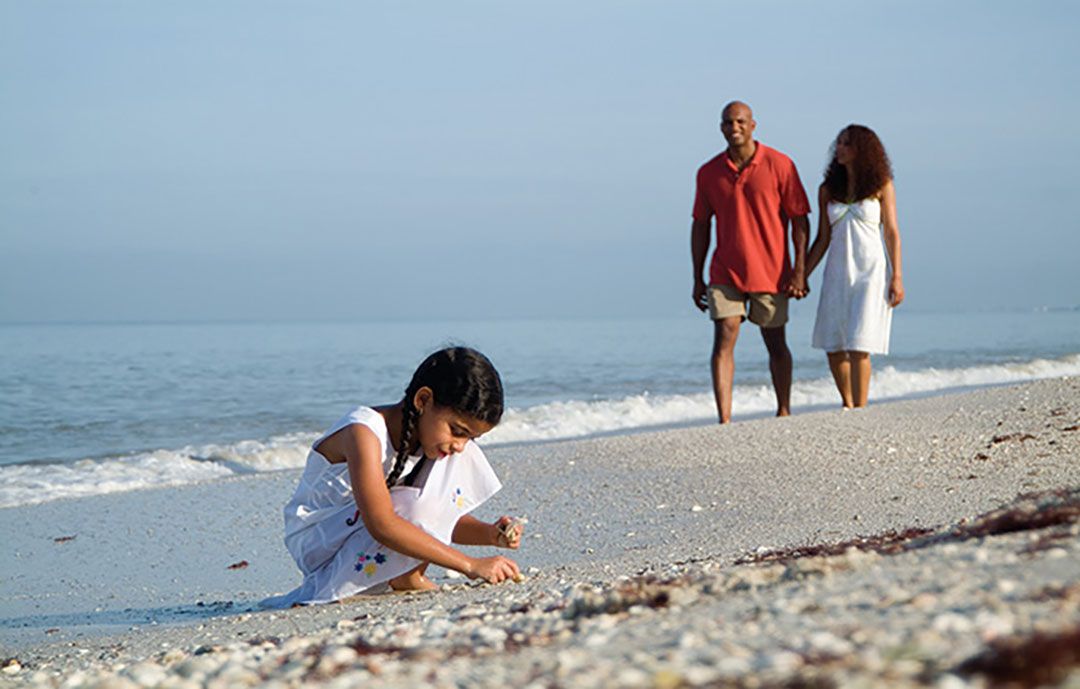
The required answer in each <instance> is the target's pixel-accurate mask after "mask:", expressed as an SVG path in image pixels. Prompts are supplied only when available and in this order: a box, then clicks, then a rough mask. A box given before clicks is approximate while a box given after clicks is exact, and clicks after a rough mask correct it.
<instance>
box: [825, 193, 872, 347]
mask: <svg viewBox="0 0 1080 689" xmlns="http://www.w3.org/2000/svg"><path fill="white" fill-rule="evenodd" d="M826 212H827V213H828V215H829V224H830V226H831V235H830V241H829V255H828V257H827V258H826V260H825V276H824V278H823V279H822V283H821V298H820V300H819V301H818V310H817V320H816V321H815V323H814V336H813V346H814V347H816V348H818V349H824V350H825V351H827V352H838V351H841V350H847V351H859V352H868V353H870V354H888V353H889V331H890V329H891V326H892V307H891V306H889V279H890V276H891V269H890V266H889V262H888V259H887V257H886V255H885V245H884V242H883V241H882V236H881V203H880V202H879V201H878V200H877V199H872V198H869V199H862V200H860V201H855V202H854V203H840V202H837V201H830V202H829V204H828V206H827V207H826Z"/></svg>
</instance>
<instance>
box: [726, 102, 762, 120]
mask: <svg viewBox="0 0 1080 689" xmlns="http://www.w3.org/2000/svg"><path fill="white" fill-rule="evenodd" d="M735 110H737V111H739V112H740V113H743V114H745V115H746V119H748V120H752V119H754V112H753V111H752V110H751V109H750V106H749V105H747V104H746V103H743V102H742V101H741V100H733V101H731V102H730V103H728V104H727V105H725V106H724V109H723V110H721V111H720V119H721V121H723V119H724V118H725V117H727V116H728V114H729V113H731V112H732V111H735Z"/></svg>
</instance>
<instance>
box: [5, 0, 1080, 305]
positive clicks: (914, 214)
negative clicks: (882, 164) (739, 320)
mask: <svg viewBox="0 0 1080 689" xmlns="http://www.w3.org/2000/svg"><path fill="white" fill-rule="evenodd" d="M1078 26H1080V4H1077V3H1066V2H1049V1H1044V2H1031V3H1016V2H973V1H961V2H948V3H941V2H929V1H922V2H910V3H909V2H905V3H901V2H877V3H866V2H823V3H804V2H794V1H792V2H760V3H737V4H735V3H721V2H634V1H616V0H608V1H605V2H595V3H588V2H585V3H570V2H553V3H528V4H526V3H507V2H464V3H436V2H395V3H389V2H386V3H377V2H355V3H352V2H349V3H346V2H322V3H298V2H289V3H286V2H262V1H260V2H255V1H254V0H247V1H242V2H225V3H211V2H184V3H146V2H140V1H136V0H131V1H129V2H104V1H102V2H74V1H69V2H57V1H44V2H20V1H18V0H0V323H3V322H8V323H10V322H23V321H46V322H47V321H146V320H149V321H174V320H279V319H283V320H294V319H338V318H341V319H348V320H368V319H375V320H377V319H386V318H390V319H419V318H439V319H459V318H460V319H466V318H468V319H477V318H501V317H526V318H528V317H559V316H570V317H597V316H627V315H634V314H640V315H645V316H665V315H673V316H677V315H680V314H689V313H691V312H693V308H692V306H691V303H690V288H691V271H690V256H689V228H690V208H691V202H692V197H693V179H694V173H695V170H696V169H697V167H698V166H699V165H700V164H701V163H703V162H704V161H705V160H707V159H709V158H711V157H712V156H713V155H715V154H716V153H717V152H719V151H720V150H721V149H722V148H723V147H724V142H723V139H722V137H721V136H720V133H719V131H718V128H717V120H718V116H719V111H720V109H721V107H722V106H723V105H724V103H726V102H728V101H730V100H732V99H736V98H737V99H741V100H744V101H746V102H748V103H749V104H750V105H751V106H753V108H754V114H755V117H756V119H757V122H758V129H757V133H756V134H757V138H758V139H759V140H760V141H762V142H763V143H766V144H769V145H771V146H773V147H774V148H778V149H780V150H781V151H784V152H785V153H787V154H788V155H790V156H791V157H792V158H793V159H794V161H795V163H796V165H797V166H798V168H799V172H800V174H801V176H802V179H803V182H804V184H805V185H806V187H807V191H808V193H809V194H810V196H811V198H814V190H815V189H816V187H817V184H818V183H819V182H820V179H821V171H822V168H823V166H824V164H825V162H826V159H825V156H826V153H827V150H828V146H829V144H830V143H831V141H832V139H833V138H834V137H835V135H836V133H837V131H838V130H839V129H840V128H841V127H842V126H844V125H845V124H847V123H849V122H860V123H863V124H866V125H869V126H870V127H872V128H874V129H875V130H876V131H877V132H878V133H879V135H880V136H881V138H882V140H883V141H884V142H885V145H886V147H887V149H888V151H889V153H890V155H891V157H892V160H893V164H894V168H895V172H896V187H897V194H898V207H899V214H900V228H901V236H902V238H903V244H904V260H905V264H904V266H905V276H906V283H907V290H908V302H907V304H906V305H905V306H906V307H907V308H911V309H920V310H939V309H945V310H948V309H987V310H992V309H997V308H1008V309H1020V308H1027V307H1038V306H1049V307H1066V308H1071V307H1076V306H1077V305H1080V280H1077V278H1076V274H1077V269H1076V267H1075V261H1076V257H1077V255H1080V233H1078V232H1077V227H1076V225H1077V223H1076V220H1075V218H1076V214H1075V212H1073V211H1072V209H1071V206H1072V203H1071V202H1072V200H1073V199H1074V196H1073V195H1074V194H1076V193H1077V192H1076V189H1077V187H1078V183H1080V173H1078V171H1077V170H1078V164H1077V160H1080V134H1078V131H1080V129H1078V125H1077V122H1080V90H1078V89H1077V88H1076V86H1075V84H1076V82H1077V80H1078V79H1077V77H1078V76H1080V44H1078V42H1077V41H1076V40H1075V32H1076V28H1077V27H1078ZM1070 84H1072V85H1071V86H1070ZM816 217H817V209H816V208H815V210H814V214H813V216H812V218H811V222H812V225H813V226H815V227H816ZM819 279H820V273H819V274H818V275H817V276H815V278H814V279H813V280H812V285H813V286H814V287H815V288H816V287H817V282H818V280H819ZM815 305H816V290H815V292H814V294H812V295H811V297H810V298H809V300H807V301H805V302H802V304H801V305H799V306H797V307H796V308H799V309H805V310H808V311H811V312H812V309H813V308H814V307H815Z"/></svg>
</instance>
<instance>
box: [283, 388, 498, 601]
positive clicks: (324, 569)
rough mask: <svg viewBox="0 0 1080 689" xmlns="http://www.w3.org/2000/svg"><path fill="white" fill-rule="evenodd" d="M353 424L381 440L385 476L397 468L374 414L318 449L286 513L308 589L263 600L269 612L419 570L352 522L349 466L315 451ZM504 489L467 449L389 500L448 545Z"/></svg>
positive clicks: (476, 451)
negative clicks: (467, 518) (460, 524)
mask: <svg viewBox="0 0 1080 689" xmlns="http://www.w3.org/2000/svg"><path fill="white" fill-rule="evenodd" d="M351 424H361V425H363V426H366V427H367V428H369V429H371V431H372V432H373V433H375V435H376V437H378V438H379V441H380V442H381V443H382V446H383V475H384V476H386V475H387V474H389V473H390V469H391V468H392V467H393V464H394V456H395V454H396V453H395V452H394V449H393V446H392V445H391V444H390V436H389V433H388V432H387V429H386V422H385V421H384V420H383V417H382V415H381V414H379V413H378V412H377V411H375V410H374V409H371V408H370V407H359V408H357V409H354V410H353V411H351V412H349V413H348V414H346V415H345V416H344V417H343V418H342V419H341V420H340V421H338V422H337V423H336V424H334V426H332V427H331V428H330V430H328V431H327V432H326V433H324V434H323V435H322V436H321V437H320V438H319V439H318V440H316V441H315V442H314V443H313V444H312V446H311V451H310V452H309V453H308V458H307V465H306V466H305V467H304V473H303V475H302V476H301V477H300V485H299V486H297V488H296V492H295V493H294V494H293V497H292V499H291V500H290V501H289V504H288V505H286V506H285V547H286V548H287V549H288V551H289V553H290V554H291V555H292V556H293V559H294V560H295V561H296V564H297V566H298V567H299V568H300V572H301V573H302V574H303V575H304V581H303V582H302V583H301V584H300V586H299V587H298V588H296V589H295V590H294V591H292V592H291V593H288V594H285V595H283V596H277V597H273V598H268V599H266V600H264V601H263V602H262V605H263V606H265V607H289V606H292V605H295V604H297V603H302V604H311V603H328V602H331V601H335V600H339V599H341V598H346V597H348V596H352V595H356V594H357V593H361V592H363V591H367V590H369V589H372V588H375V587H379V586H380V585H381V584H384V583H386V582H387V581H389V580H390V579H393V578H394V577H397V576H399V575H401V574H404V573H406V572H408V571H409V570H412V569H414V568H416V567H417V566H418V565H420V564H421V561H420V560H417V559H415V558H411V557H406V556H405V555H402V554H401V553H398V552H395V551H393V550H390V549H389V548H387V547H386V546H385V545H383V544H382V543H379V542H378V541H376V540H375V538H374V537H373V536H372V535H371V534H369V533H368V530H367V528H365V527H364V522H363V520H362V519H354V516H355V514H356V501H355V500H354V498H353V492H352V485H351V483H350V481H349V467H348V464H346V463H344V462H342V463H338V464H331V463H330V462H328V461H327V460H326V458H325V457H323V456H322V455H321V454H319V453H318V452H316V451H315V448H316V447H318V446H319V443H321V442H322V441H323V440H324V439H325V438H327V437H329V436H331V435H333V434H334V433H336V432H337V431H339V430H341V429H342V428H345V427H346V426H349V425H351ZM419 460H420V457H419V456H416V457H410V458H409V459H408V461H407V462H406V465H405V470H404V471H403V472H402V476H405V475H408V473H409V472H410V471H411V470H412V469H413V468H414V467H415V466H416V463H417V462H418V461H419ZM500 488H502V484H501V483H500V482H499V479H498V477H497V476H495V472H494V471H493V470H492V469H491V466H490V465H489V464H488V462H487V458H486V457H484V453H483V451H481V450H480V448H479V447H478V446H477V445H476V443H474V442H472V441H469V442H468V443H466V445H465V449H464V450H462V452H460V453H458V454H455V455H451V456H449V457H447V458H445V459H440V460H436V461H428V462H426V465H425V466H424V467H423V468H422V469H421V471H420V472H419V474H418V480H417V481H416V482H415V484H414V485H413V486H402V485H398V486H394V487H393V488H391V489H390V499H391V501H392V502H393V505H394V511H395V512H396V513H397V514H398V515H399V516H401V517H403V518H404V519H407V520H409V521H410V522H413V523H414V524H416V525H417V526H419V527H420V528H421V529H423V530H424V531H426V532H427V533H429V534H430V535H432V536H434V537H435V538H437V539H438V540H440V541H442V542H443V543H446V544H449V543H450V540H451V535H452V534H453V532H454V526H455V525H456V524H457V521H458V519H460V518H461V517H462V515H465V514H468V513H469V512H470V511H472V510H473V509H474V508H475V507H477V506H478V505H480V504H481V503H482V502H484V501H485V500H487V499H488V498H490V497H491V496H492V495H494V494H495V493H496V492H498V491H499V489H500Z"/></svg>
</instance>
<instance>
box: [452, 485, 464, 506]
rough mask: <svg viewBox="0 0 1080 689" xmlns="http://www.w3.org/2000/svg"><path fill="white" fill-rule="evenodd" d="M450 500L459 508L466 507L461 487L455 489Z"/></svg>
mask: <svg viewBox="0 0 1080 689" xmlns="http://www.w3.org/2000/svg"><path fill="white" fill-rule="evenodd" d="M450 502H452V503H454V504H455V505H456V506H457V508H458V509H459V510H460V509H461V508H463V507H465V496H464V495H462V494H461V489H460V488H458V489H457V490H455V491H454V494H453V495H451V496H450Z"/></svg>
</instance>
